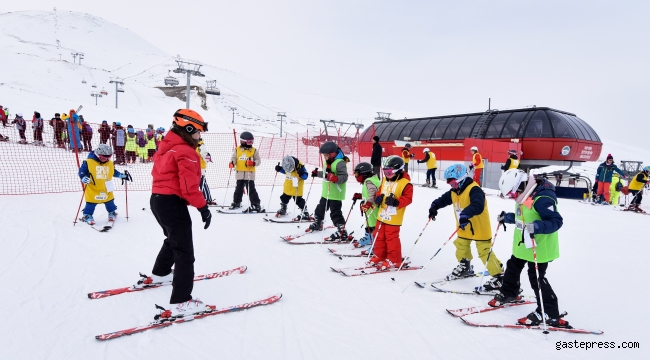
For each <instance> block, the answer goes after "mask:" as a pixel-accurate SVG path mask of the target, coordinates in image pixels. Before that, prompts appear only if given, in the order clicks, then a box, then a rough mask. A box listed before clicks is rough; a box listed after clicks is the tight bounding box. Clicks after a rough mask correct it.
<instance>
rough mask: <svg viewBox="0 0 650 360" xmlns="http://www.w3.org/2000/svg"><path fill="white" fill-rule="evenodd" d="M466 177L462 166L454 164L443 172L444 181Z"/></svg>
mask: <svg viewBox="0 0 650 360" xmlns="http://www.w3.org/2000/svg"><path fill="white" fill-rule="evenodd" d="M466 176H467V168H466V167H465V165H463V164H454V165H451V166H450V167H448V168H447V170H445V175H444V178H445V179H454V180H457V181H459V180H462V179H464V178H465V177H466Z"/></svg>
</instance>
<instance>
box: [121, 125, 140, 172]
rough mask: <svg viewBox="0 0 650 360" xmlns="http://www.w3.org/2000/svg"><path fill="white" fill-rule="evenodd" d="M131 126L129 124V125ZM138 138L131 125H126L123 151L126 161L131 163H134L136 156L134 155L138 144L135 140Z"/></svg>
mask: <svg viewBox="0 0 650 360" xmlns="http://www.w3.org/2000/svg"><path fill="white" fill-rule="evenodd" d="M129 126H131V125H129ZM137 140H138V137H137V135H136V134H135V129H134V128H132V127H127V129H126V140H125V141H124V152H125V154H126V163H127V164H130V163H133V164H135V159H136V158H137V156H136V155H135V154H136V152H137V151H138V144H137V143H136V141H137Z"/></svg>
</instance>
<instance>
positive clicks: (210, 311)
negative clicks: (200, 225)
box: [88, 265, 282, 341]
mask: <svg viewBox="0 0 650 360" xmlns="http://www.w3.org/2000/svg"><path fill="white" fill-rule="evenodd" d="M247 269H248V268H247V267H246V266H245V265H243V266H240V267H236V268H234V269H230V270H225V271H219V272H215V273H211V274H205V275H198V276H195V277H194V281H201V280H210V279H216V278H220V277H225V276H229V275H233V274H243V273H244V272H246V270H247ZM140 275H141V276H142V277H145V278H146V277H147V276H146V275H143V274H140ZM167 285H171V281H167V282H164V283H157V284H152V285H133V286H130V287H125V288H118V289H111V290H103V291H96V292H91V293H89V294H88V298H89V299H102V298H105V297H109V296H114V295H119V294H124V293H129V292H137V291H143V290H147V289H155V288H159V287H161V286H167ZM281 298H282V294H275V295H272V296H269V297H267V298H264V299H260V300H256V301H253V302H248V303H243V304H239V305H233V306H228V307H224V308H217V307H216V306H214V305H206V311H203V312H201V313H195V314H190V315H187V316H184V317H180V318H161V317H159V316H157V317H156V318H155V320H154V321H152V322H151V323H149V324H148V325H143V326H136V327H133V328H129V329H124V330H118V331H114V332H110V333H106V334H102V335H97V336H95V339H97V340H102V341H103V340H110V339H115V338H118V337H121V336H125V335H133V334H137V333H140V332H143V331H147V330H151V329H158V328H163V327H167V326H170V325H173V324H181V323H184V322H188V321H192V320H197V319H203V318H206V317H208V316H213V315H220V314H226V313H230V312H235V311H241V310H247V309H250V308H253V307H258V306H263V305H270V304H274V303H276V302H278V301H279V300H280V299H281ZM156 308H158V309H162V310H164V308H163V307H161V306H158V305H156Z"/></svg>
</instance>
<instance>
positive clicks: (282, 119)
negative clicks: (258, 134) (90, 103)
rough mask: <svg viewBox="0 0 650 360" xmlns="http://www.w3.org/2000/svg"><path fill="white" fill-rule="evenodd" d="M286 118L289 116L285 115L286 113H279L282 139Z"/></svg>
mask: <svg viewBox="0 0 650 360" xmlns="http://www.w3.org/2000/svg"><path fill="white" fill-rule="evenodd" d="M286 116H287V115H286V113H284V112H279V113H278V117H279V118H280V120H278V121H279V122H280V137H282V123H283V122H284V118H285V117H286Z"/></svg>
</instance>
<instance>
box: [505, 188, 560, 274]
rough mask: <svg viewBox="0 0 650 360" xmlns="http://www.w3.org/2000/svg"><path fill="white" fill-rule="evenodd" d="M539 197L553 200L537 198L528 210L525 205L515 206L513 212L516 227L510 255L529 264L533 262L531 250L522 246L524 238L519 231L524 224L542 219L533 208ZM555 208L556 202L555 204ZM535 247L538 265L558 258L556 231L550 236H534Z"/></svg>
mask: <svg viewBox="0 0 650 360" xmlns="http://www.w3.org/2000/svg"><path fill="white" fill-rule="evenodd" d="M540 197H547V198H549V199H551V200H553V198H551V197H548V196H539V197H537V198H536V199H535V200H534V201H533V204H532V205H531V206H530V209H529V208H528V207H526V206H525V205H519V204H518V205H517V208H516V211H515V218H516V219H517V226H516V228H515V235H514V236H515V237H514V241H513V243H512V255H514V256H515V257H516V258H518V259H522V260H526V261H531V262H532V261H535V259H534V257H533V249H532V248H530V249H527V248H526V245H525V244H524V236H523V233H522V231H521V229H522V228H523V227H524V226H525V224H530V223H532V222H534V221H535V220H541V219H542V218H541V217H540V216H539V214H538V213H537V211H536V210H535V207H534V205H535V202H537V200H538V199H539V198H540ZM555 206H556V207H557V202H555ZM524 220H525V222H524ZM535 245H536V246H537V262H538V263H547V262H549V261H553V260H555V259H557V258H559V257H560V245H559V242H558V236H557V231H556V232H554V233H552V234H535Z"/></svg>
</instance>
